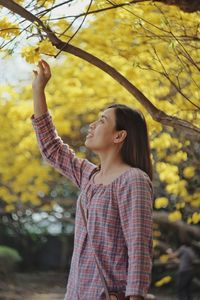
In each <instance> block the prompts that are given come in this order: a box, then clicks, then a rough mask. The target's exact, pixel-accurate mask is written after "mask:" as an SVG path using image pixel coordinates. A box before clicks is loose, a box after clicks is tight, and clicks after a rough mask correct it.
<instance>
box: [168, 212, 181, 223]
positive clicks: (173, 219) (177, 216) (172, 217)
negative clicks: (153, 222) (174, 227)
mask: <svg viewBox="0 0 200 300" xmlns="http://www.w3.org/2000/svg"><path fill="white" fill-rule="evenodd" d="M168 219H169V221H171V222H176V221H179V220H181V219H182V214H181V212H180V211H179V210H176V211H174V212H172V213H169V215H168Z"/></svg>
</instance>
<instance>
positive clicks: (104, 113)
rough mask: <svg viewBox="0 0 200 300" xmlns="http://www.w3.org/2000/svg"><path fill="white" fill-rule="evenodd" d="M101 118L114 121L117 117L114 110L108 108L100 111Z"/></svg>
mask: <svg viewBox="0 0 200 300" xmlns="http://www.w3.org/2000/svg"><path fill="white" fill-rule="evenodd" d="M99 117H105V118H107V119H110V118H112V119H113V118H114V117H115V114H114V109H113V108H107V109H105V110H103V111H100V112H99Z"/></svg>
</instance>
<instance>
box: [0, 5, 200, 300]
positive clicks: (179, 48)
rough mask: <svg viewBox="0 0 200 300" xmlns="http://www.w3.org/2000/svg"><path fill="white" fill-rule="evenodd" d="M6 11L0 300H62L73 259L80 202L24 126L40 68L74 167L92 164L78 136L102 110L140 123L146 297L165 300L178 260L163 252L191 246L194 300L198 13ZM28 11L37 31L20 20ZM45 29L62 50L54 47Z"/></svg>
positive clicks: (99, 8)
mask: <svg viewBox="0 0 200 300" xmlns="http://www.w3.org/2000/svg"><path fill="white" fill-rule="evenodd" d="M4 2H5V1H0V5H1V6H0V45H1V53H0V76H1V77H0V128H1V131H0V132H1V133H0V299H2V300H7V299H8V300H11V299H13V300H14V299H24V297H25V295H26V297H27V298H26V299H37V300H39V299H40V298H39V297H43V298H41V299H54V300H56V299H63V295H64V290H65V285H66V282H67V276H68V272H69V268H70V262H71V255H72V251H73V235H74V219H75V214H76V199H77V196H78V193H79V191H78V190H77V189H76V188H75V186H73V185H72V184H71V182H70V181H68V180H67V178H65V177H63V176H61V175H60V174H59V173H58V172H57V171H55V170H54V169H52V167H50V166H48V165H47V164H46V163H45V162H44V161H43V160H42V157H41V155H40V153H39V149H38V146H37V143H36V138H35V133H34V131H33V127H32V124H31V119H30V118H31V115H32V114H33V100H32V92H31V81H32V70H33V69H34V68H36V65H37V62H38V60H39V59H40V58H44V59H46V60H47V61H48V62H49V64H50V65H51V68H52V79H51V81H50V82H49V83H48V86H47V89H46V97H47V103H48V107H49V111H50V113H51V115H52V117H53V120H54V124H55V126H56V128H57V131H58V133H59V135H60V136H61V138H62V139H63V141H64V142H66V143H68V144H69V145H70V146H71V147H72V148H73V149H74V151H75V152H76V154H77V156H79V157H82V158H87V159H89V160H92V161H93V162H94V163H97V164H98V159H97V157H96V156H95V155H94V154H93V153H91V152H90V151H88V150H87V149H86V148H85V146H84V141H85V136H86V133H87V129H88V125H89V124H90V122H93V121H94V120H95V119H96V118H97V117H98V114H99V112H100V111H102V110H103V109H104V108H105V107H106V106H107V105H108V104H111V103H124V104H127V105H129V106H131V107H133V108H137V109H140V110H141V111H142V112H143V113H144V115H145V117H146V120H147V123H148V128H149V134H150V143H151V145H150V146H151V155H152V161H153V168H154V181H153V185H154V192H155V193H154V196H155V198H154V203H153V207H154V214H153V218H154V231H153V236H154V260H153V271H152V283H151V291H152V293H153V294H155V295H157V296H158V297H159V299H175V274H176V272H177V269H178V265H179V260H170V259H169V255H168V253H167V249H169V248H171V249H172V251H175V250H177V249H178V248H179V247H180V246H181V245H182V244H183V243H184V242H185V241H186V240H189V241H190V244H191V247H192V249H193V251H194V252H195V254H196V260H195V262H194V269H195V276H194V279H193V282H192V290H193V293H194V295H195V297H196V298H195V299H200V297H199V295H200V261H199V260H200V256H199V255H200V225H199V224H200V176H199V175H200V143H199V142H200V111H199V108H200V101H199V99H200V61H199V57H200V47H199V43H200V26H199V15H200V14H199V7H198V3H197V6H196V7H195V6H194V7H193V2H195V1H192V3H191V2H190V1H185V2H184V3H185V4H184V5H181V3H182V2H181V1H177V3H178V4H177V6H176V5H173V6H172V5H169V4H168V2H170V1H155V2H149V1H144V2H142V1H135V2H136V3H133V2H134V1H130V3H128V2H125V1H97V0H96V1H95V0H94V1H75V0H72V1H65V2H63V1H56V0H46V1H45V0H35V1H26V0H25V1H23V0H18V1H7V2H6V3H7V4H5V3H4ZM137 2H138V3H137ZM139 2H141V3H139ZM162 2H165V4H164V3H162ZM189 2H190V4H189ZM174 3H176V1H174ZM187 3H188V6H187ZM13 4H14V5H13ZM8 5H11V6H9V7H8ZM6 7H7V8H6ZM21 8H24V9H25V12H26V13H25V15H23V17H21V16H20V14H22V12H21ZM23 12H24V11H23ZM27 12H29V13H31V14H32V15H33V16H35V17H37V18H38V19H39V20H40V21H42V22H43V23H42V24H43V25H41V24H40V23H39V22H37V21H34V22H30V21H28V16H29V15H28V14H27ZM43 26H44V27H45V28H51V30H52V32H53V33H54V34H55V36H56V37H57V38H59V39H61V40H62V41H64V42H65V43H66V44H65V47H61V49H58V47H56V46H55V45H53V44H52V41H51V39H50V38H49V37H48V35H47V33H46V32H45V30H44V27H43ZM68 43H69V44H71V45H74V46H76V47H78V48H79V49H83V50H85V51H86V52H89V53H91V54H93V55H95V56H97V57H98V58H99V59H101V60H102V61H104V62H106V63H108V64H109V65H110V66H112V67H113V68H115V69H116V70H117V71H118V72H119V73H121V74H122V75H123V76H124V77H125V78H126V79H128V80H129V81H130V82H131V83H132V84H133V85H134V86H136V87H137V88H138V89H139V90H140V91H141V92H142V93H143V94H144V95H145V96H146V98H147V99H148V100H149V103H150V104H153V105H154V106H155V107H156V108H157V112H158V114H156V113H154V112H153V111H152V110H151V105H149V104H148V103H146V104H145V103H143V104H142V103H141V101H139V100H140V99H138V98H137V97H134V96H133V95H132V94H130V93H129V92H128V91H127V90H126V89H125V88H124V87H122V86H121V85H120V84H119V83H118V82H116V81H115V80H114V79H113V78H112V77H111V76H109V75H108V74H106V73H105V71H104V70H102V69H100V68H97V67H96V66H94V65H93V63H92V61H90V63H89V62H88V61H86V60H84V59H81V58H79V57H77V56H76V54H75V53H73V51H72V53H71V54H70V53H68V48H67V44H68ZM147 104H148V105H147ZM159 112H160V116H163V118H159ZM161 112H164V113H165V114H164V115H162V113H161ZM34 297H35V298H34ZM45 297H46V298H45Z"/></svg>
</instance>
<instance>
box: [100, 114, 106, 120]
mask: <svg viewBox="0 0 200 300" xmlns="http://www.w3.org/2000/svg"><path fill="white" fill-rule="evenodd" d="M100 117H101V118H105V119H107V120H108V117H106V116H105V115H101V116H100Z"/></svg>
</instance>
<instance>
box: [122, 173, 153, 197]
mask: <svg viewBox="0 0 200 300" xmlns="http://www.w3.org/2000/svg"><path fill="white" fill-rule="evenodd" d="M135 188H140V189H149V190H151V191H152V192H153V186H152V181H151V179H150V177H149V176H148V174H147V173H146V172H144V171H143V170H141V169H140V168H135V167H130V168H129V169H128V170H127V171H126V172H125V173H123V174H122V176H120V177H119V180H118V184H117V189H119V190H121V191H122V190H127V191H128V190H130V189H131V190H132V189H133V190H135Z"/></svg>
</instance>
